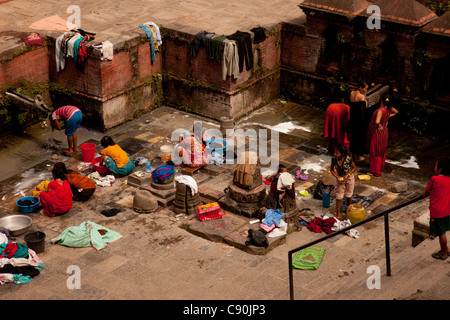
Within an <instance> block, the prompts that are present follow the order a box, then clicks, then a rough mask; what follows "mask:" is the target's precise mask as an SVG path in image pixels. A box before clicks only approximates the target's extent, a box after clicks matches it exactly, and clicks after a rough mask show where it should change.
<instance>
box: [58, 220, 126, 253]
mask: <svg viewBox="0 0 450 320" xmlns="http://www.w3.org/2000/svg"><path fill="white" fill-rule="evenodd" d="M120 239H122V235H121V234H120V233H118V232H116V231H113V230H110V229H108V228H105V227H103V226H101V225H99V224H96V223H94V222H92V221H86V222H82V223H81V224H80V225H79V226H72V227H68V228H67V229H66V230H64V231H63V232H62V233H61V234H60V235H59V236H58V237H57V238H55V239H52V243H53V244H60V245H63V246H68V247H74V248H84V247H89V246H92V247H93V248H94V249H95V250H98V251H100V250H102V249H104V248H105V247H106V245H107V244H108V243H112V242H115V241H117V240H120Z"/></svg>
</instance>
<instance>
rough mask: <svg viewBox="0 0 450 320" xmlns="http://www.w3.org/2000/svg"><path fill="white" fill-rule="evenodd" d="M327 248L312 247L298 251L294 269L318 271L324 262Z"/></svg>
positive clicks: (293, 262) (293, 265) (293, 264)
mask: <svg viewBox="0 0 450 320" xmlns="http://www.w3.org/2000/svg"><path fill="white" fill-rule="evenodd" d="M324 253H325V248H322V247H317V246H312V247H308V248H306V249H303V250H300V251H297V253H296V254H295V256H294V259H293V260H292V267H294V268H296V269H302V270H317V268H319V265H320V263H321V262H322V258H323V254H324Z"/></svg>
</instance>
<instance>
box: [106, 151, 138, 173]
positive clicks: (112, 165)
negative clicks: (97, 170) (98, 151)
mask: <svg viewBox="0 0 450 320" xmlns="http://www.w3.org/2000/svg"><path fill="white" fill-rule="evenodd" d="M127 156H128V158H129V159H130V161H128V163H127V164H126V165H124V166H123V167H121V168H118V167H117V163H116V162H115V161H114V160H113V159H112V158H111V157H108V158H106V167H107V168H108V169H109V170H110V171H111V172H112V173H115V174H117V175H119V176H121V177H123V176H126V175H128V174H130V173H131V172H132V171H133V170H134V168H135V167H136V165H135V163H134V161H133V159H132V158H131V157H130V155H129V154H128V153H127Z"/></svg>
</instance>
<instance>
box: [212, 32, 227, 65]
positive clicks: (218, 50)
mask: <svg viewBox="0 0 450 320" xmlns="http://www.w3.org/2000/svg"><path fill="white" fill-rule="evenodd" d="M225 39H226V38H225V36H224V35H221V36H217V37H214V38H212V40H211V56H210V57H208V59H209V60H216V61H217V62H220V61H221V60H222V51H223V46H222V42H223V40H225Z"/></svg>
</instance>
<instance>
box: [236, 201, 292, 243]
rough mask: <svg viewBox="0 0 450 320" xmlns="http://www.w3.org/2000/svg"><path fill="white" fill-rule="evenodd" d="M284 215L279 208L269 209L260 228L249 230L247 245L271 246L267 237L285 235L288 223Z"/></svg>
mask: <svg viewBox="0 0 450 320" xmlns="http://www.w3.org/2000/svg"><path fill="white" fill-rule="evenodd" d="M283 215H284V213H283V212H282V211H280V210H279V209H269V210H267V211H266V213H265V217H264V219H263V220H262V221H261V224H260V225H259V229H258V230H255V229H249V230H248V231H247V236H248V238H249V240H248V241H246V242H245V245H246V246H249V245H253V246H256V247H264V248H267V247H268V246H269V241H268V239H267V237H269V238H276V237H280V236H283V235H285V234H286V233H287V227H288V225H287V223H286V222H285V221H284V220H283V219H281V217H282V216H283Z"/></svg>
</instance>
